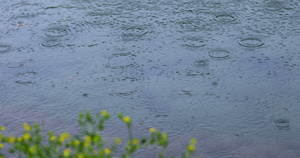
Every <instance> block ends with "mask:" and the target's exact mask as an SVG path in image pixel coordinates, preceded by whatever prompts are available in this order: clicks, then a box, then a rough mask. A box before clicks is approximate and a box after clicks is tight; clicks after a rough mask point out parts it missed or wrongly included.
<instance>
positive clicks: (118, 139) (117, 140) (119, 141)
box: [115, 137, 122, 145]
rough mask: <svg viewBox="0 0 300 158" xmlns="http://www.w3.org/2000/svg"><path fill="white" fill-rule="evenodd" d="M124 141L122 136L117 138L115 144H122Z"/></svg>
mask: <svg viewBox="0 0 300 158" xmlns="http://www.w3.org/2000/svg"><path fill="white" fill-rule="evenodd" d="M121 143H122V141H121V139H120V138H118V137H117V138H115V144H116V145H120V144H121Z"/></svg>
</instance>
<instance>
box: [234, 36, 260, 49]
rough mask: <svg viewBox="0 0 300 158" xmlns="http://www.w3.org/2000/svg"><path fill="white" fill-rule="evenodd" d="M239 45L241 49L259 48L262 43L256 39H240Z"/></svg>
mask: <svg viewBox="0 0 300 158" xmlns="http://www.w3.org/2000/svg"><path fill="white" fill-rule="evenodd" d="M239 44H240V45H241V46H243V47H260V46H262V45H264V43H263V42H262V41H261V40H260V39H258V38H245V39H242V40H241V41H240V42H239Z"/></svg>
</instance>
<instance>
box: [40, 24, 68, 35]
mask: <svg viewBox="0 0 300 158" xmlns="http://www.w3.org/2000/svg"><path fill="white" fill-rule="evenodd" d="M69 32H70V29H69V27H68V26H66V25H58V26H53V27H50V28H47V29H46V30H45V34H46V36H49V37H63V36H66V35H68V34H69Z"/></svg>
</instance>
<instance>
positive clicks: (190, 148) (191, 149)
mask: <svg viewBox="0 0 300 158" xmlns="http://www.w3.org/2000/svg"><path fill="white" fill-rule="evenodd" d="M187 149H188V151H194V150H195V145H189V146H188V147H187Z"/></svg>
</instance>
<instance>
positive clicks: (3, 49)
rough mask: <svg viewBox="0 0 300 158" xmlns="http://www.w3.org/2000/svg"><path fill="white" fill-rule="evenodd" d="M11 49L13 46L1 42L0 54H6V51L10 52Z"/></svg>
mask: <svg viewBox="0 0 300 158" xmlns="http://www.w3.org/2000/svg"><path fill="white" fill-rule="evenodd" d="M10 50H11V47H10V46H9V45H4V44H0V54H4V53H6V52H9V51H10Z"/></svg>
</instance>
